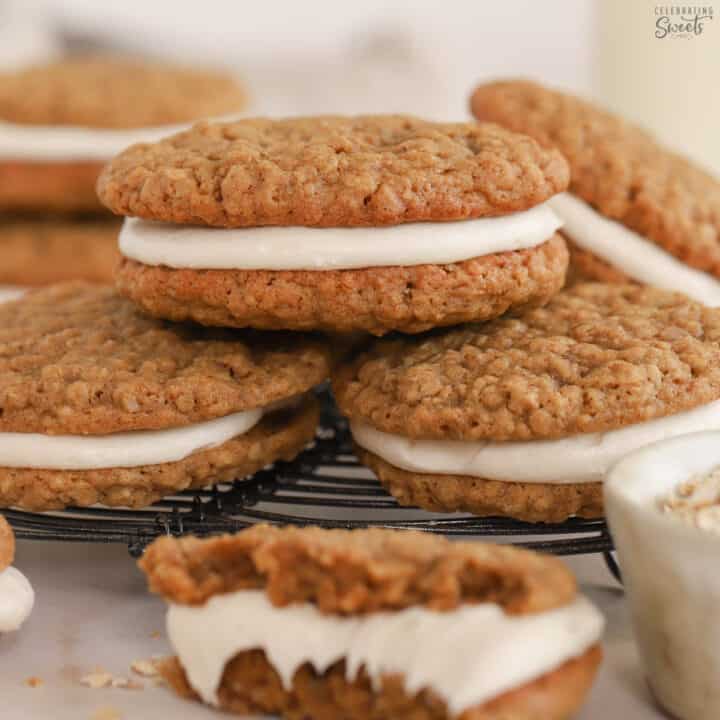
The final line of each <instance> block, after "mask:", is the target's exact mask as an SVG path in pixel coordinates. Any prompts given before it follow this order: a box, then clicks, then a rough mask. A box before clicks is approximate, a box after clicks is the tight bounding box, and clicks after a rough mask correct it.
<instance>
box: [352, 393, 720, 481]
mask: <svg viewBox="0 0 720 720" xmlns="http://www.w3.org/2000/svg"><path fill="white" fill-rule="evenodd" d="M350 430H351V431H352V434H353V438H354V439H355V441H356V442H357V443H358V445H360V446H362V447H364V448H366V449H367V450H370V452H372V453H375V455H378V456H379V457H381V458H383V459H384V460H386V461H387V462H389V463H391V464H392V465H395V467H399V468H402V469H403V470H407V471H409V472H419V473H438V474H443V475H469V476H470V477H480V478H490V479H492V480H507V481H513V482H528V483H532V482H542V483H552V484H555V483H557V484H563V483H580V482H600V481H602V480H603V478H604V477H605V473H606V472H607V471H608V470H609V469H610V468H611V467H612V466H613V465H614V464H615V463H616V462H618V460H620V459H621V458H622V457H624V456H625V455H627V454H628V453H629V452H632V451H633V450H636V449H637V448H640V447H643V446H644V445H649V444H650V443H654V442H657V441H659V440H665V439H667V438H672V437H675V436H677V435H683V434H687V433H694V432H699V431H700V430H720V400H717V401H715V402H712V403H708V404H707V405H700V406H699V407H696V408H693V409H692V410H687V411H685V412H680V413H676V414H675V415H668V416H667V417H663V418H657V419H655V420H648V421H646V422H642V423H637V424H636V425H629V426H628V427H624V428H620V429H619V430H610V431H608V432H604V433H587V434H585V435H573V436H571V437H566V438H559V439H557V440H532V441H529V442H496V443H493V442H468V441H464V440H412V439H410V438H406V437H402V436H401V435H391V434H389V433H385V432H381V431H380V430H377V429H375V428H374V427H372V426H370V425H368V424H366V423H361V422H357V421H352V422H351V423H350Z"/></svg>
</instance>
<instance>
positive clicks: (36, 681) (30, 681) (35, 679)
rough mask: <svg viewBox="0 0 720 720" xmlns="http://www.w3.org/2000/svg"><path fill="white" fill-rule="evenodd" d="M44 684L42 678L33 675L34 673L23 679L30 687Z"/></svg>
mask: <svg viewBox="0 0 720 720" xmlns="http://www.w3.org/2000/svg"><path fill="white" fill-rule="evenodd" d="M44 684H45V683H44V681H43V679H42V678H39V677H35V676H34V675H33V676H32V677H29V678H27V679H26V680H25V685H27V686H28V687H31V688H37V687H42V686H43V685H44Z"/></svg>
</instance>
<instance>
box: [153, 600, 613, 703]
mask: <svg viewBox="0 0 720 720" xmlns="http://www.w3.org/2000/svg"><path fill="white" fill-rule="evenodd" d="M603 626H604V619H603V617H602V615H601V614H600V613H599V612H598V610H597V609H596V608H595V607H594V606H593V605H592V604H591V603H590V602H589V601H588V600H587V599H585V598H584V597H578V598H577V599H576V600H575V601H574V602H573V603H571V604H570V605H567V606H565V607H560V608H557V609H555V610H550V611H547V612H542V613H536V614H532V615H508V614H506V613H505V612H504V611H503V609H502V608H501V607H500V606H499V605H496V604H492V603H483V604H478V605H463V606H461V607H459V608H457V609H455V610H452V611H449V612H437V611H433V610H429V609H427V608H424V607H411V608H407V609H404V610H399V611H397V612H378V613H370V614H368V615H360V616H337V615H326V614H323V613H321V612H320V611H319V610H318V609H317V607H316V606H314V605H310V604H298V605H289V606H287V607H282V608H279V607H275V606H274V605H272V604H271V603H270V601H269V600H268V599H267V597H266V595H265V593H264V592H263V591H262V590H243V591H240V592H234V593H228V594H224V595H216V596H214V597H212V598H210V600H208V602H207V603H206V604H205V605H203V606H199V607H191V606H187V605H171V606H170V608H169V610H168V615H167V630H168V637H169V639H170V643H171V644H172V646H173V647H174V648H175V651H176V652H177V654H178V656H179V658H180V662H181V664H182V666H183V668H184V669H185V673H186V675H187V678H188V680H189V682H190V685H191V686H192V687H193V688H194V689H195V690H196V691H197V692H198V694H199V695H200V696H201V697H202V699H203V700H205V702H207V703H209V704H213V705H217V704H218V697H217V691H218V687H219V685H220V681H221V679H222V675H223V670H224V668H225V666H226V665H227V663H228V662H229V661H230V660H231V659H232V658H233V657H235V656H236V655H237V654H238V653H240V652H243V651H245V650H253V649H260V650H263V651H264V652H265V655H266V657H267V659H268V661H269V662H270V663H271V664H272V665H273V667H274V668H275V670H276V671H277V672H278V674H279V676H280V678H281V680H282V682H283V685H284V686H285V687H286V688H288V689H290V688H291V687H292V679H293V676H294V674H295V672H296V670H298V669H299V668H300V667H301V666H302V665H303V664H304V663H310V664H311V665H312V666H313V668H314V669H315V671H316V672H318V673H323V672H325V671H326V670H327V669H328V668H329V667H330V666H331V665H333V664H334V663H335V662H337V661H338V660H345V672H346V676H347V678H348V680H350V681H352V680H353V679H355V677H356V676H357V674H358V672H359V670H360V668H361V667H364V669H365V672H366V673H367V674H368V675H369V676H370V678H371V680H372V682H373V684H374V685H375V687H378V686H379V684H380V682H381V679H382V676H383V675H385V674H391V673H394V674H397V673H400V674H402V675H403V678H404V685H405V689H406V691H407V692H408V694H411V695H414V694H416V693H418V692H420V691H421V690H423V689H425V688H430V689H432V690H433V691H434V692H435V693H437V694H438V695H439V696H440V697H441V698H442V699H443V700H444V701H445V702H446V703H447V705H448V708H449V710H450V711H451V712H452V713H453V714H454V715H459V714H460V713H462V712H463V711H464V710H466V709H467V708H470V707H473V706H475V705H480V704H482V703H484V702H486V701H488V700H491V699H492V698H494V697H497V696H498V695H501V694H502V693H504V692H506V691H508V690H511V689H513V688H516V687H520V686H521V685H524V684H526V683H528V682H531V681H533V680H535V679H537V678H539V677H541V676H543V675H545V674H546V673H548V672H551V671H552V670H555V669H556V668H558V667H560V666H561V665H563V664H564V663H565V662H567V661H569V660H572V659H574V658H576V657H579V656H580V655H582V654H583V653H585V652H586V651H587V650H589V649H590V648H591V647H592V646H593V645H595V644H596V643H597V642H598V640H599V639H600V636H601V635H602V631H603Z"/></svg>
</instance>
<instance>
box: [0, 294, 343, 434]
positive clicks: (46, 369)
mask: <svg viewBox="0 0 720 720" xmlns="http://www.w3.org/2000/svg"><path fill="white" fill-rule="evenodd" d="M328 370H329V361H328V353H327V350H326V348H325V344H324V342H323V341H322V340H320V339H317V338H311V337H304V336H301V335H282V334H272V335H263V334H261V333H245V334H241V333H238V332H229V331H219V330H217V331H213V330H206V329H203V328H201V327H197V326H188V325H171V324H169V323H163V322H160V321H157V320H153V319H151V318H148V317H146V316H143V315H141V314H140V313H138V312H137V310H136V309H135V307H134V306H133V305H132V303H130V302H129V301H128V300H125V299H124V298H122V297H120V296H119V295H117V294H116V293H115V291H114V290H113V289H111V288H108V287H104V286H93V285H87V284H83V283H70V284H66V285H57V286H53V287H51V288H47V289H44V290H37V291H34V292H31V293H29V294H27V295H25V296H24V297H23V298H21V299H20V300H16V301H14V302H9V303H5V304H2V305H0V431H4V432H41V433H47V434H75V435H76V434H103V433H112V432H120V431H125V430H142V429H162V428H167V427H176V426H181V425H186V424H189V423H195V422H200V421H202V420H209V419H212V418H216V417H221V416H223V415H227V414H229V413H233V412H238V411H241V410H248V409H251V408H256V407H261V406H264V405H269V404H270V403H273V402H275V401H277V400H281V399H284V398H288V397H291V396H293V395H296V394H298V393H301V392H304V391H306V390H308V389H309V388H310V387H312V386H313V385H315V384H317V383H318V382H321V381H322V380H323V379H324V378H325V377H326V376H327V374H328Z"/></svg>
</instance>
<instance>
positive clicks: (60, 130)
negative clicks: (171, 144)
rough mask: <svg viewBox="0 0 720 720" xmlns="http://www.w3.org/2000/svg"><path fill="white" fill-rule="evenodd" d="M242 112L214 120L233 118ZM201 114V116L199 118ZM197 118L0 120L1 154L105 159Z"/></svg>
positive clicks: (14, 157) (20, 157) (46, 159)
mask: <svg viewBox="0 0 720 720" xmlns="http://www.w3.org/2000/svg"><path fill="white" fill-rule="evenodd" d="M238 117H240V114H238V113H234V114H232V115H224V116H222V117H218V118H213V119H212V120H213V121H230V120H233V119H237V118H238ZM200 119H201V118H198V120H200ZM193 124H194V122H187V123H179V124H174V125H157V126H155V127H145V128H128V129H123V128H91V127H79V126H71V125H20V124H17V123H10V122H2V121H0V157H2V158H6V159H12V160H30V161H36V162H52V161H72V160H76V161H101V162H103V161H106V160H109V159H110V158H112V157H114V156H115V155H117V154H118V153H120V152H122V151H123V150H125V148H127V147H129V146H130V145H134V144H135V143H139V142H156V141H157V140H161V139H162V138H164V137H167V136H168V135H173V134H175V133H178V132H182V131H183V130H187V129H188V128H190V127H192V125H193Z"/></svg>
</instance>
